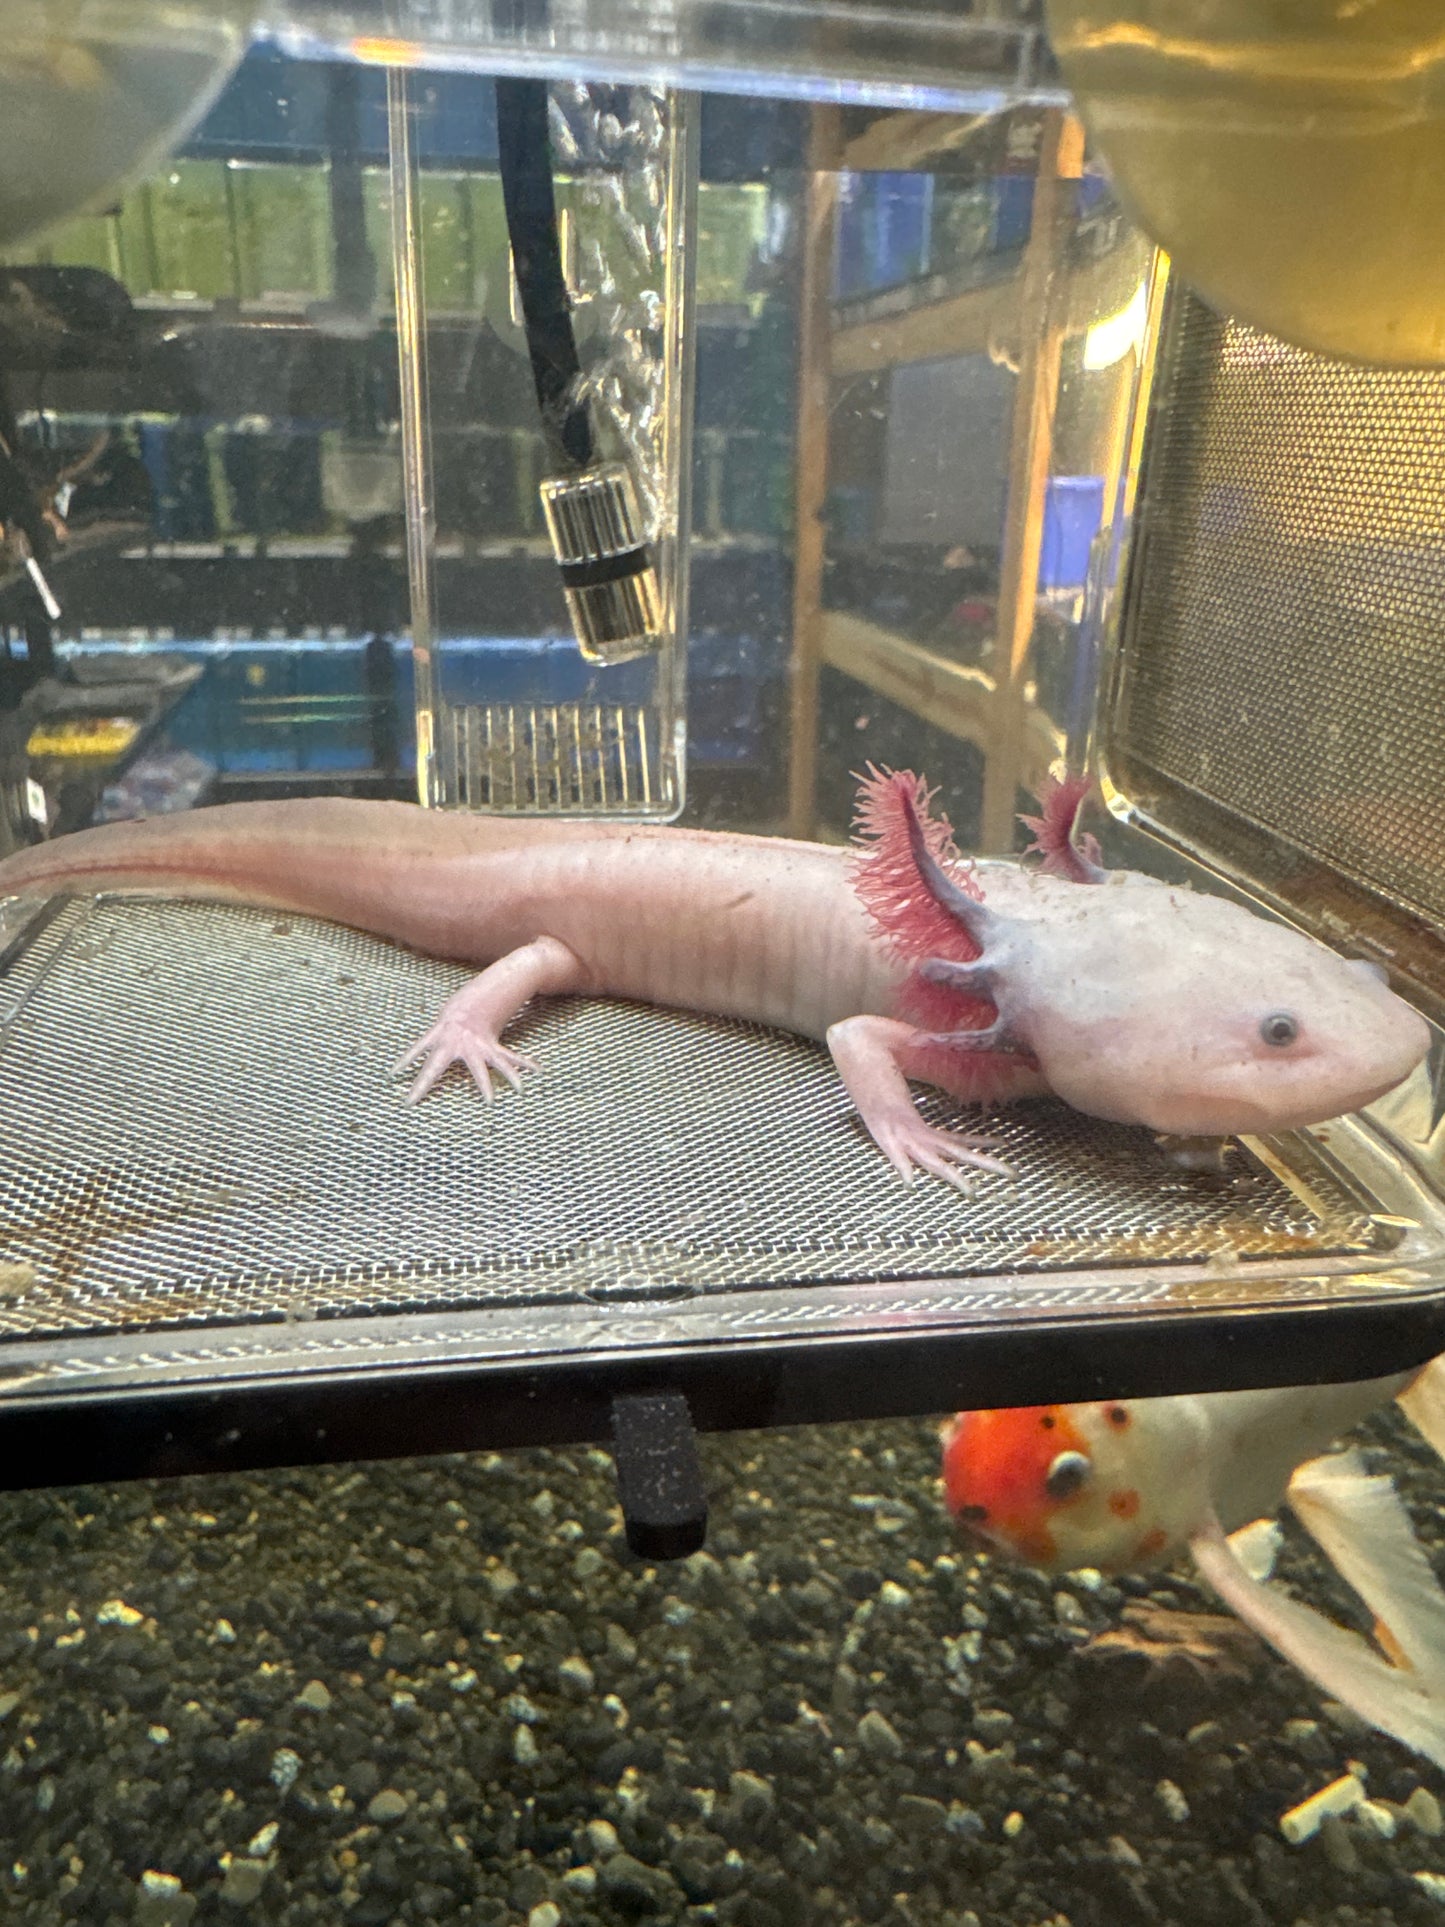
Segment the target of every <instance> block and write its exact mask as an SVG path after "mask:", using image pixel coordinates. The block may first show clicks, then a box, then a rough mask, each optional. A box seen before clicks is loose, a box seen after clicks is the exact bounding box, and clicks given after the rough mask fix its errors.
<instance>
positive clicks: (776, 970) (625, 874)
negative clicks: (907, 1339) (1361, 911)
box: [0, 775, 1428, 1183]
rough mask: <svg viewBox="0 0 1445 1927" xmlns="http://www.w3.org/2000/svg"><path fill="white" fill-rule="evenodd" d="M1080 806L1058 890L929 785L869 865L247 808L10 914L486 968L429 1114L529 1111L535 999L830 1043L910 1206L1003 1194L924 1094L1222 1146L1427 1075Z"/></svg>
mask: <svg viewBox="0 0 1445 1927" xmlns="http://www.w3.org/2000/svg"><path fill="white" fill-rule="evenodd" d="M1078 800H1079V798H1078V795H1077V794H1076V793H1075V792H1073V791H1068V792H1060V793H1058V795H1057V796H1056V797H1055V798H1054V799H1052V800H1051V802H1050V805H1049V808H1048V810H1046V816H1045V819H1044V822H1043V823H1042V824H1041V825H1040V826H1039V827H1040V829H1041V838H1040V847H1041V848H1042V849H1043V850H1044V853H1045V856H1046V859H1047V861H1046V872H1047V871H1053V872H1057V873H1055V874H1050V873H1046V872H1040V871H1027V870H1025V869H1023V868H1022V867H1021V866H1020V865H1018V864H1016V863H1009V862H998V863H984V864H981V865H979V866H977V867H976V868H970V867H968V866H964V865H962V864H960V863H959V862H958V861H957V860H956V858H955V857H954V855H953V853H952V850H951V845H950V841H949V831H948V827H947V825H946V823H941V822H935V821H932V820H930V818H929V816H928V813H927V796H926V793H925V792H924V791H923V789H922V786H921V785H920V784H918V783H917V782H916V781H915V779H914V778H912V777H908V776H877V775H875V776H874V777H872V778H871V779H870V781H869V783H868V784H866V785H865V793H864V811H863V819H862V820H863V834H864V848H863V850H862V851H861V852H859V851H856V850H855V851H853V852H851V853H850V852H849V851H846V850H841V849H832V848H827V847H825V846H823V845H818V844H809V843H794V842H785V841H782V840H779V839H775V838H766V837H750V836H738V835H730V834H722V833H717V832H710V831H700V830H682V829H652V828H635V827H629V826H626V825H615V824H595V825H589V824H577V823H544V822H537V821H528V820H514V819H505V818H496V817H477V816H461V815H450V814H445V815H444V814H438V813H433V812H424V811H422V810H419V809H417V808H415V807H414V806H413V805H410V804H405V803H370V802H355V801H347V800H342V799H318V800H312V801H300V800H298V801H286V802H276V803H238V804H228V805H222V806H220V807H217V808H214V809H207V810H201V811H197V812H195V813H194V814H191V815H180V816H168V817H159V818H154V819H151V820H149V821H146V822H141V823H134V824H115V825H109V826H106V827H103V828H99V829H94V830H86V831H81V832H78V833H77V834H75V835H72V836H67V837H64V838H60V839H58V840H57V841H55V842H54V843H49V844H42V845H39V846H37V847H36V848H34V849H30V850H26V851H22V852H20V853H19V854H17V855H15V856H12V857H10V858H8V859H6V860H5V861H4V862H0V896H4V895H10V894H36V893H38V892H45V893H47V894H48V893H54V892H57V891H80V892H87V891H102V890H105V891H135V890H140V891H145V892H149V893H159V894H163V895H167V896H175V897H191V898H209V899H220V900H230V901H238V902H243V903H249V904H257V905H266V906H272V907H275V908H278V909H286V910H293V911H297V912H302V913H306V914H310V915H314V916H318V917H325V918H330V919H332V920H334V921H336V922H339V923H344V924H348V925H351V926H353V927H355V928H358V929H362V930H366V931H370V932H372V933H374V934H376V935H378V936H383V937H389V938H393V939H395V940H397V941H399V942H402V943H405V944H407V945H409V946H410V947H411V948H412V949H415V950H419V951H423V952H426V953H428V954H430V955H434V956H437V957H444V958H448V959H454V960H458V961H463V962H467V963H474V964H478V965H484V966H485V968H484V969H483V970H482V972H481V974H480V976H478V977H477V978H476V979H475V980H474V981H473V982H472V983H470V984H468V985H467V986H465V987H464V988H463V989H462V990H460V991H459V992H457V994H456V995H455V996H453V997H452V998H451V999H450V1000H449V1001H448V1002H447V1004H446V1005H445V1006H444V1008H443V1010H442V1011H441V1013H440V1015H439V1017H438V1020H437V1022H436V1024H435V1025H434V1026H433V1028H432V1029H431V1030H430V1031H429V1032H428V1033H427V1035H426V1036H425V1037H424V1038H422V1039H421V1041H420V1042H419V1043H418V1045H417V1047H416V1049H415V1050H414V1051H413V1052H412V1053H411V1054H410V1055H409V1057H408V1058H407V1059H406V1060H405V1061H406V1062H407V1063H408V1064H417V1063H419V1064H421V1066H422V1068H421V1071H420V1075H419V1076H418V1078H417V1080H416V1083H415V1084H414V1086H413V1095H414V1096H416V1097H421V1096H423V1095H424V1094H425V1093H426V1091H428V1090H429V1089H430V1088H431V1087H432V1086H433V1085H434V1084H435V1083H436V1081H437V1080H438V1079H439V1078H440V1076H441V1075H442V1074H443V1072H444V1071H445V1070H446V1069H447V1068H448V1066H449V1065H451V1064H453V1063H458V1064H461V1065H464V1066H465V1067H466V1068H467V1069H468V1070H469V1071H470V1072H471V1074H472V1076H473V1077H474V1078H475V1079H476V1082H477V1084H478V1085H479V1086H480V1088H481V1090H482V1091H483V1092H484V1093H485V1094H486V1095H488V1096H490V1095H491V1076H492V1074H494V1073H495V1074H496V1075H498V1076H500V1077H501V1078H502V1079H503V1080H504V1081H506V1082H507V1083H510V1084H514V1085H515V1084H516V1083H517V1082H518V1080H519V1076H520V1073H521V1072H523V1071H524V1070H528V1069H531V1068H534V1067H533V1066H532V1065H531V1063H530V1061H529V1060H527V1059H525V1058H523V1057H521V1056H519V1055H518V1054H517V1053H516V1052H514V1051H512V1050H510V1049H509V1048H508V1047H507V1046H506V1045H505V1044H504V1043H503V1042H502V1041H501V1033H502V1031H503V1030H504V1029H505V1027H506V1025H507V1024H508V1023H509V1022H510V1020H511V1019H512V1018H513V1017H515V1016H516V1014H517V1013H518V1011H520V1010H521V1008H522V1007H523V1005H524V1004H526V1003H527V1001H528V1000H529V999H530V998H532V997H533V996H537V995H561V994H569V993H570V994H581V995H593V996H614V997H627V998H637V999H641V1000H643V1001H646V1002H650V1003H656V1004H662V1005H670V1006H674V1007H679V1008H688V1009H695V1010H702V1011H708V1012H712V1013H716V1014H718V1015H722V1016H730V1017H742V1018H751V1019H754V1020H756V1021H759V1022H762V1023H766V1024H774V1025H778V1026H780V1027H782V1028H784V1029H788V1030H793V1031H797V1032H800V1033H802V1034H803V1035H805V1036H809V1037H816V1038H819V1039H824V1040H826V1042H827V1044H828V1047H829V1049H830V1050H831V1052H832V1055H833V1058H834V1061H835V1063H836V1064H837V1067H838V1070H839V1072H840V1074H841V1075H842V1078H843V1080H844V1082H845V1084H846V1085H847V1088H848V1091H849V1093H850V1095H851V1096H852V1098H853V1100H854V1102H855V1103H856V1105H857V1107H858V1110H859V1112H860V1113H861V1115H862V1117H863V1120H864V1122H865V1123H866V1125H867V1127H868V1129H869V1131H870V1132H871V1133H872V1135H873V1137H874V1138H875V1140H876V1141H877V1142H878V1144H879V1146H880V1147H881V1149H882V1150H883V1152H884V1153H885V1155H886V1156H887V1157H888V1158H889V1160H890V1162H891V1163H892V1164H893V1165H894V1167H895V1169H896V1170H898V1172H899V1173H900V1175H902V1176H903V1177H904V1178H909V1177H911V1175H912V1173H913V1171H914V1170H915V1169H916V1168H922V1169H925V1170H928V1171H931V1172H933V1173H934V1174H935V1175H937V1176H940V1177H943V1178H947V1179H949V1180H951V1181H953V1182H955V1183H963V1182H965V1173H966V1171H967V1169H968V1168H969V1167H976V1168H982V1169H989V1170H1000V1169H1001V1168H1002V1167H1001V1166H999V1165H998V1163H997V1161H996V1160H995V1159H993V1158H991V1157H990V1156H989V1155H988V1153H987V1150H986V1149H985V1148H984V1147H983V1145H982V1144H981V1143H980V1142H979V1140H977V1139H975V1138H970V1137H969V1136H968V1135H967V1134H964V1133H958V1132H948V1131H941V1130H937V1129H935V1128H933V1127H931V1126H929V1125H928V1124H926V1123H925V1122H924V1120H923V1119H922V1118H921V1117H920V1116H919V1115H918V1113H917V1111H916V1110H915V1108H914V1105H913V1101H912V1098H911V1095H910V1093H909V1089H908V1080H909V1079H921V1080H923V1081H926V1082H929V1083H933V1084H936V1085H938V1086H940V1087H941V1088H943V1089H944V1090H947V1091H949V1092H951V1093H952V1094H954V1095H956V1096H958V1097H960V1098H963V1099H974V1098H978V1097H995V1098H1003V1097H1013V1096H1021V1095H1026V1094H1028V1093H1031V1092H1032V1093H1038V1092H1044V1091H1053V1092H1055V1093H1057V1094H1058V1095H1059V1096H1061V1097H1063V1098H1064V1099H1066V1100H1067V1101H1068V1102H1069V1103H1071V1104H1073V1105H1075V1106H1076V1107H1077V1108H1079V1109H1081V1110H1084V1111H1088V1112H1091V1113H1093V1114H1095V1115H1097V1116H1101V1117H1106V1118H1112V1119H1116V1120H1120V1121H1124V1122H1134V1123H1140V1124H1144V1125H1147V1126H1150V1127H1151V1128H1153V1129H1155V1130H1157V1131H1162V1132H1171V1133H1179V1134H1206V1133H1228V1132H1234V1131H1242V1130H1269V1129H1274V1128H1284V1127H1287V1126H1291V1125H1298V1124H1305V1123H1312V1122H1316V1121H1319V1120H1322V1119H1324V1118H1327V1117H1333V1116H1335V1115H1337V1114H1338V1113H1340V1112H1341V1111H1345V1110H1350V1109H1354V1108H1356V1107H1357V1106H1359V1105H1361V1104H1364V1103H1367V1102H1369V1101H1370V1100H1371V1099H1373V1098H1375V1097H1377V1096H1379V1095H1381V1094H1383V1092H1385V1091H1386V1090H1388V1089H1390V1088H1391V1087H1392V1086H1393V1085H1394V1084H1396V1083H1398V1082H1399V1081H1400V1079H1401V1078H1403V1077H1404V1076H1405V1075H1407V1074H1408V1072H1409V1071H1410V1070H1411V1069H1413V1068H1414V1066H1415V1064H1416V1063H1418V1061H1419V1060H1420V1058H1421V1057H1422V1056H1423V1055H1424V1052H1425V1049H1426V1047H1427V1044H1428V1033H1427V1031H1426V1027H1425V1025H1424V1023H1423V1021H1422V1020H1421V1019H1420V1018H1419V1017H1418V1016H1417V1015H1416V1014H1415V1012H1413V1011H1412V1010H1411V1009H1410V1008H1409V1007H1408V1005H1406V1004H1404V1003H1402V1002H1401V1001H1400V1000H1399V999H1398V998H1396V997H1394V996H1393V995H1392V994H1391V993H1390V992H1389V991H1388V990H1387V989H1386V988H1385V987H1384V985H1383V984H1382V983H1380V982H1378V981H1377V980H1376V979H1375V978H1374V977H1373V976H1372V975H1370V973H1369V972H1368V971H1367V970H1366V969H1365V967H1364V966H1362V965H1355V964H1350V963H1347V962H1346V961H1345V960H1343V959H1341V958H1339V957H1337V956H1336V955H1335V954H1334V953H1333V952H1332V951H1329V950H1327V949H1325V948H1324V947H1323V946H1321V945H1318V944H1315V943H1313V942H1312V941H1310V940H1309V939H1307V938H1305V937H1303V936H1300V935H1299V934H1298V933H1296V932H1293V931H1290V930H1287V929H1285V928H1283V927H1281V926H1279V925H1276V924H1273V923H1268V922H1266V921H1264V920H1263V919H1261V918H1258V917H1254V916H1251V915H1250V914H1249V913H1248V912H1247V911H1245V910H1243V909H1240V908H1239V907H1237V906H1235V905H1233V904H1230V903H1227V902H1224V901H1223V900H1221V899H1218V898H1214V897H1208V896H1203V895H1196V894H1194V893H1192V892H1189V891H1184V890H1176V889H1171V888H1169V887H1168V886H1166V885H1163V884H1160V883H1157V882H1155V881H1153V880H1151V879H1149V878H1146V877H1143V876H1137V875H1135V874H1133V873H1131V872H1128V871H1121V872H1113V873H1106V872H1103V871H1101V870H1098V869H1097V867H1096V865H1095V864H1094V862H1093V860H1092V855H1091V854H1090V853H1089V850H1088V847H1087V841H1086V848H1085V850H1083V851H1080V850H1076V849H1075V848H1074V846H1073V844H1072V842H1071V841H1070V837H1071V832H1072V824H1073V816H1074V814H1075V811H1076V809H1077V805H1078ZM1096 880H1097V881H1096ZM1086 884H1087V885H1092V886H1094V887H1083V886H1084V885H1086ZM1282 1020H1287V1021H1282ZM1270 1024H1273V1025H1274V1027H1275V1035H1274V1037H1273V1039H1271V1037H1270V1035H1269V1034H1268V1032H1267V1030H1262V1029H1261V1026H1268V1025H1270ZM1286 1031H1287V1032H1288V1036H1287V1037H1286V1036H1285V1032H1286Z"/></svg>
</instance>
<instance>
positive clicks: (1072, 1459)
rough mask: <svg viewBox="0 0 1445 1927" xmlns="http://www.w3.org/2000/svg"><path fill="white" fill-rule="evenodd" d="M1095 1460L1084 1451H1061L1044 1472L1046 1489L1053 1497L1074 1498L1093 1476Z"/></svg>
mask: <svg viewBox="0 0 1445 1927" xmlns="http://www.w3.org/2000/svg"><path fill="white" fill-rule="evenodd" d="M1093 1471H1094V1466H1093V1461H1092V1460H1091V1459H1089V1458H1087V1457H1086V1456H1085V1455H1084V1453H1082V1452H1060V1454H1059V1456H1058V1457H1057V1458H1056V1459H1055V1460H1054V1462H1053V1464H1052V1465H1051V1466H1050V1467H1049V1469H1048V1471H1047V1472H1046V1473H1045V1474H1044V1490H1045V1492H1047V1493H1048V1495H1049V1497H1050V1498H1051V1499H1072V1498H1073V1496H1074V1494H1075V1493H1076V1492H1081V1491H1082V1490H1083V1488H1084V1487H1085V1486H1086V1485H1087V1484H1088V1482H1089V1480H1090V1478H1091V1477H1092V1476H1093Z"/></svg>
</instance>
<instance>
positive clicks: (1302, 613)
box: [1109, 289, 1445, 927]
mask: <svg viewBox="0 0 1445 1927" xmlns="http://www.w3.org/2000/svg"><path fill="white" fill-rule="evenodd" d="M1140 503H1141V505H1140V513H1139V525H1138V531H1137V546H1136V551H1135V560H1134V563H1133V567H1132V572H1131V578H1130V604H1129V611H1128V616H1127V620H1126V625H1125V635H1124V638H1123V641H1122V644H1121V650H1122V659H1121V665H1120V666H1121V670H1122V678H1121V684H1120V691H1119V704H1118V708H1117V713H1116V715H1115V716H1114V718H1113V719H1112V721H1111V723H1110V725H1109V728H1110V733H1111V750H1113V751H1119V750H1122V751H1123V753H1124V755H1125V756H1126V758H1127V760H1128V763H1129V764H1130V765H1131V766H1132V767H1133V768H1135V769H1139V768H1142V769H1143V770H1144V771H1145V772H1152V773H1153V774H1154V775H1155V776H1156V777H1157V778H1159V779H1162V781H1163V782H1164V783H1165V784H1167V785H1182V786H1184V787H1185V788H1186V789H1189V790H1191V791H1194V792H1197V793H1198V794H1200V795H1202V796H1203V797H1205V798H1207V799H1209V800H1210V802H1212V803H1213V804H1216V805H1218V806H1220V807H1221V808H1223V809H1224V810H1225V811H1227V812H1229V813H1230V814H1232V815H1234V816H1236V817H1238V818H1239V819H1241V820H1243V821H1244V822H1246V823H1248V824H1251V825H1252V826H1254V827H1255V828H1257V829H1260V830H1263V831H1265V832H1266V833H1269V834H1272V835H1273V836H1275V837H1277V838H1281V839H1285V840H1287V841H1288V842H1289V843H1292V844H1293V845H1295V846H1296V847H1297V848H1299V849H1301V850H1303V851H1305V852H1307V853H1308V854H1309V855H1310V856H1312V857H1314V858H1315V859H1317V860H1318V861H1320V862H1321V863H1323V864H1325V865H1326V866H1328V867H1329V868H1331V869H1333V870H1334V871H1336V872H1337V873H1339V874H1340V875H1342V876H1344V877H1346V878H1348V879H1349V880H1350V881H1352V882H1354V883H1356V884H1358V885H1360V886H1362V887H1364V888H1366V889H1368V890H1372V891H1374V892H1375V893H1377V894H1379V895H1383V896H1385V897H1386V898H1388V899H1389V900H1391V901H1393V902H1395V903H1397V904H1400V905H1403V906H1405V907H1407V908H1408V909H1410V910H1412V911H1414V912H1415V913H1416V914H1418V915H1419V916H1421V917H1423V918H1424V919H1425V920H1426V921H1427V922H1428V923H1431V924H1433V925H1435V926H1436V927H1440V926H1442V925H1445V372H1441V371H1424V372H1415V371H1404V372H1402V371H1399V370H1381V369H1373V368H1364V367H1355V366H1352V365H1350V364H1347V363H1343V362H1332V361H1327V360H1324V359H1323V358H1321V357H1320V356H1317V355H1312V354H1309V353H1307V352H1305V351H1304V350H1300V349H1294V348H1289V347H1286V346H1285V345H1283V344H1282V343H1280V342H1277V341H1275V340H1273V339H1272V338H1271V337H1270V336H1267V335H1263V334H1260V333H1258V332H1256V331H1255V330H1253V329H1250V328H1246V327H1241V326H1239V325H1237V324H1235V323H1233V322H1229V321H1225V320H1222V319H1220V317H1218V316H1217V315H1215V314H1214V313H1212V311H1211V310H1209V309H1208V308H1206V307H1205V306H1204V305H1203V303H1201V302H1199V301H1197V300H1196V299H1195V298H1194V297H1193V296H1191V295H1188V294H1187V293H1185V292H1184V291H1183V290H1182V289H1176V291H1175V297H1174V300H1173V303H1172V308H1171V319H1170V323H1169V329H1168V338H1167V340H1166V344H1165V347H1164V350H1163V352H1162V354H1161V362H1160V368H1159V375H1158V381H1157V384H1156V389H1155V404H1154V410H1153V414H1152V417H1151V421H1150V431H1149V438H1148V443H1147V447H1146V468H1145V476H1144V484H1143V488H1142V491H1141V498H1140Z"/></svg>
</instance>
